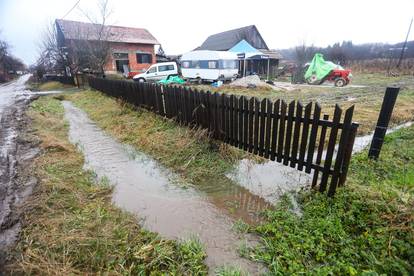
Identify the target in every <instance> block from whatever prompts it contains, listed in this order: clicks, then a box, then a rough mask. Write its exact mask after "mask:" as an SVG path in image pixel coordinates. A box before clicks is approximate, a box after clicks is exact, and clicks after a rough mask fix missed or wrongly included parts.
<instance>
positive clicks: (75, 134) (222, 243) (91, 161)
mask: <svg viewBox="0 0 414 276" xmlns="http://www.w3.org/2000/svg"><path fill="white" fill-rule="evenodd" d="M63 106H64V108H65V118H66V120H67V121H68V122H69V126H70V127H69V138H70V141H71V142H72V143H74V144H77V145H78V147H79V148H80V149H81V151H82V152H83V154H84V156H85V169H90V170H92V171H94V173H95V174H96V176H97V177H98V178H101V179H105V181H107V182H109V183H110V184H112V185H114V192H113V197H112V199H113V202H114V203H115V204H116V205H117V206H119V207H121V208H123V209H125V210H127V211H129V212H131V213H133V214H136V215H137V216H138V217H139V218H140V219H141V220H142V225H143V226H144V227H145V228H146V229H148V230H151V231H154V232H158V233H160V234H161V235H162V236H163V237H166V238H171V239H188V238H194V237H197V238H198V239H199V240H200V241H201V242H202V243H203V245H204V246H205V249H206V253H207V255H208V257H207V260H206V263H207V265H208V266H209V269H210V272H211V273H213V272H214V269H215V268H217V267H220V266H223V265H231V266H236V267H240V268H242V269H243V270H245V271H247V272H249V273H251V274H254V275H256V274H260V272H264V270H263V267H262V266H261V265H260V264H257V263H253V262H250V261H248V260H246V259H244V258H241V257H240V256H239V254H238V252H237V250H238V248H239V246H240V245H242V244H243V243H247V244H253V243H256V242H257V241H256V240H255V238H254V237H251V236H246V235H241V234H237V233H236V232H235V231H234V229H232V227H233V223H234V217H233V218H232V216H230V215H229V213H228V209H226V208H225V202H230V201H234V202H237V204H238V205H237V207H238V208H235V209H238V213H237V212H236V213H233V216H240V217H244V218H249V217H251V216H252V215H251V212H250V211H249V210H251V209H260V208H261V205H262V206H263V207H264V205H266V204H267V203H266V202H265V201H264V200H263V199H261V198H260V197H258V196H256V195H253V194H252V193H249V191H248V190H247V189H244V188H242V187H239V188H237V187H238V186H237V185H233V186H234V187H232V189H228V190H227V191H226V192H219V191H217V189H211V193H210V194H208V193H207V192H203V191H199V190H197V189H195V188H194V187H191V186H188V185H182V184H180V180H179V179H178V177H177V176H176V175H174V174H173V173H171V172H170V171H168V170H166V169H165V168H162V167H161V166H159V165H158V164H157V162H156V161H154V160H153V159H151V158H149V157H148V156H146V155H144V154H142V153H140V152H137V151H135V150H134V149H132V148H131V147H127V146H125V145H123V144H121V143H118V142H117V141H115V140H114V139H113V138H112V137H110V136H109V135H107V134H105V133H104V132H103V131H102V130H101V129H100V128H99V127H97V126H96V125H95V124H94V123H93V122H92V121H91V120H90V119H89V118H88V117H87V115H86V114H85V113H84V112H83V111H82V110H80V109H78V108H76V107H75V106H73V105H72V103H71V102H68V101H63ZM207 186H208V185H207ZM211 186H214V185H211ZM227 188H228V187H227ZM208 190H209V189H206V191H208ZM240 210H241V211H240Z"/></svg>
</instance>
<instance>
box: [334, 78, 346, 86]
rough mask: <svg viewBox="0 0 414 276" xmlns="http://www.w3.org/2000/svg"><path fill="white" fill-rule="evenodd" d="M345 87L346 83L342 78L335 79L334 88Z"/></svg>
mask: <svg viewBox="0 0 414 276" xmlns="http://www.w3.org/2000/svg"><path fill="white" fill-rule="evenodd" d="M345 85H346V81H345V80H344V79H343V78H337V79H336V80H335V86H336V87H343V86H345Z"/></svg>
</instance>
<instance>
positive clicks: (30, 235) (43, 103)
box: [7, 97, 206, 275]
mask: <svg viewBox="0 0 414 276" xmlns="http://www.w3.org/2000/svg"><path fill="white" fill-rule="evenodd" d="M29 116H30V117H31V118H32V120H33V127H34V129H35V135H36V136H38V137H39V139H40V140H41V144H40V147H41V148H42V154H41V155H40V156H39V157H38V158H37V159H36V161H35V163H34V165H33V171H34V173H35V174H36V176H37V177H38V179H39V181H40V183H39V185H38V187H37V190H36V191H35V194H34V196H33V198H32V199H31V200H30V202H29V203H28V204H27V206H26V207H25V208H26V212H24V214H25V217H24V220H23V221H24V224H23V227H22V232H21V236H20V240H19V241H18V244H17V249H16V253H15V258H14V260H13V262H12V263H11V264H10V265H9V266H8V268H7V269H8V272H9V273H11V274H37V275H39V274H40V275H44V274H55V275H70V274H110V275H113V274H132V275H138V274H139V275H148V274H150V273H152V274H156V275H160V274H166V273H168V274H175V275H203V274H206V267H205V265H204V264H203V259H204V257H205V254H204V253H203V250H202V247H201V246H200V244H199V243H198V242H196V241H183V242H181V243H179V242H176V241H170V240H164V239H162V238H160V237H159V236H157V235H156V234H155V233H151V232H148V231H145V230H143V229H141V228H140V227H139V225H138V224H137V220H136V219H135V218H134V217H133V216H132V215H130V214H127V213H124V212H122V211H120V210H119V209H117V208H116V207H114V206H113V205H112V204H111V188H110V187H109V186H108V185H107V184H105V183H95V180H94V178H93V174H92V173H91V172H85V171H83V169H82V166H83V157H82V154H81V153H79V152H78V151H77V150H76V148H75V147H74V146H73V145H72V144H70V143H69V141H68V139H67V131H68V129H67V124H66V123H65V122H64V120H63V107H62V106H61V104H60V102H59V101H58V100H56V99H54V98H52V97H42V98H40V99H39V100H37V101H35V102H33V103H32V105H31V108H30V110H29Z"/></svg>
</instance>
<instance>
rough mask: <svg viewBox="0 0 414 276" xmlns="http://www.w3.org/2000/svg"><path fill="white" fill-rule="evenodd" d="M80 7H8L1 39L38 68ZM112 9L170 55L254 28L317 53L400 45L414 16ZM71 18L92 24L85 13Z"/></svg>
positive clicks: (212, 6) (387, 6) (289, 9)
mask: <svg viewBox="0 0 414 276" xmlns="http://www.w3.org/2000/svg"><path fill="white" fill-rule="evenodd" d="M97 1H98V0H80V3H79V7H80V8H81V9H82V10H85V11H89V13H93V11H94V10H95V11H96V10H97ZM76 2H77V0H0V29H1V30H2V32H1V34H0V37H1V38H3V39H6V40H7V41H8V42H9V43H10V44H11V45H12V47H13V48H12V52H13V54H14V55H16V56H17V57H19V58H21V59H23V61H24V62H26V63H27V64H31V63H33V62H35V60H36V57H37V53H38V50H37V40H38V39H39V37H40V34H41V32H42V30H43V29H44V26H45V25H46V24H47V22H51V21H52V20H54V19H56V18H61V17H62V16H64V15H65V14H66V13H67V12H68V11H69V10H70V8H71V7H72V6H73V5H74V4H75V3H76ZM110 5H111V7H112V10H113V13H112V15H111V17H110V19H109V21H110V23H112V24H113V25H122V26H129V27H142V28H146V29H148V30H149V31H150V32H151V33H152V34H153V35H154V36H155V37H156V38H157V39H158V41H159V42H160V43H161V44H162V46H163V48H164V50H165V52H166V53H167V54H178V53H183V52H187V51H190V50H191V49H194V48H195V47H197V46H199V45H200V44H201V43H202V42H203V41H204V39H205V38H206V37H207V36H208V35H210V34H214V33H217V32H221V31H226V30H229V29H233V28H238V27H242V26H246V25H251V24H255V25H256V26H257V27H258V29H259V31H260V33H261V34H262V36H263V38H264V39H265V41H266V43H267V45H268V46H269V47H270V48H274V49H280V48H287V47H293V46H295V45H297V44H298V43H300V42H301V41H303V40H305V41H306V43H307V44H315V45H317V46H327V45H328V44H332V43H334V42H337V41H343V40H352V41H353V42H354V44H355V43H365V42H400V41H403V40H404V38H405V35H406V32H407V29H408V24H409V22H410V19H411V17H413V16H414V0H393V1H389V0H388V1H379V0H376V1H374V0H366V1H363V0H347V1H322V0H312V1H298V0H285V1H281V0H279V1H275V0H268V1H265V0H255V1H252V0H249V1H245V0H231V1H230V0H199V1H194V0H192V1H191V0H183V1H180V0H175V1H171V0H157V1H154V0H152V1H148V0H147V1H142V0H141V1H139V0H116V1H115V0H110ZM65 19H70V20H81V21H87V19H86V18H85V16H84V15H83V14H82V12H81V11H80V10H79V8H75V9H74V10H73V11H72V12H71V13H70V14H69V15H68V16H67V17H66V18H65ZM413 33H414V31H413V32H412V34H413ZM410 39H414V36H413V35H411V36H410Z"/></svg>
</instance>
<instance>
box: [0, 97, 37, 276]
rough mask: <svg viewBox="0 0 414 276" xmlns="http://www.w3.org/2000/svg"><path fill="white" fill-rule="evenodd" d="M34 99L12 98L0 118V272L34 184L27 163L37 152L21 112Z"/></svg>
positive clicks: (24, 115) (34, 180) (28, 120)
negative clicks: (11, 101)
mask: <svg viewBox="0 0 414 276" xmlns="http://www.w3.org/2000/svg"><path fill="white" fill-rule="evenodd" d="M34 99H35V97H28V96H21V97H18V98H16V100H15V101H14V103H13V104H12V105H10V106H9V107H6V108H5V109H4V110H3V112H2V116H1V120H0V123H1V124H0V126H1V127H0V275H1V274H2V267H4V263H5V262H6V261H7V259H8V257H9V256H8V251H9V250H10V249H11V248H12V245H13V244H14V243H15V241H16V239H17V238H18V235H19V231H20V228H21V214H22V207H23V206H24V203H25V201H26V200H27V198H28V197H29V196H30V194H31V193H32V191H33V189H34V187H35V186H36V183H37V181H36V178H35V177H34V176H32V175H31V173H30V164H31V162H32V160H33V159H34V158H35V157H36V155H37V154H38V153H39V149H38V147H37V144H38V143H37V142H36V140H34V137H33V136H32V135H31V134H30V131H28V127H29V126H30V119H29V118H28V117H27V116H26V114H25V111H26V109H27V107H28V104H29V103H30V102H31V101H32V100H34Z"/></svg>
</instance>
